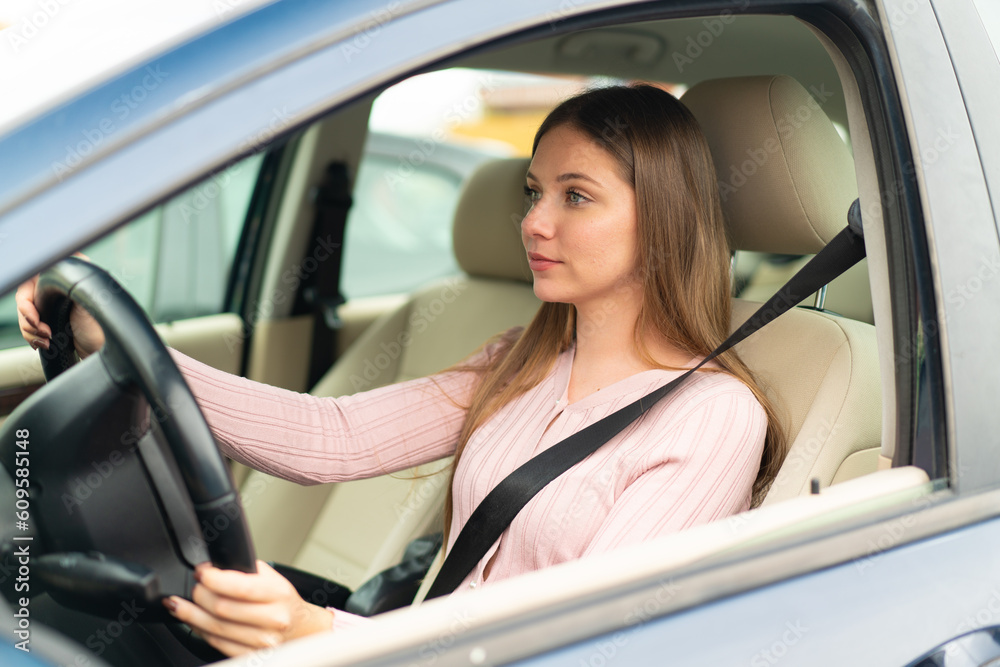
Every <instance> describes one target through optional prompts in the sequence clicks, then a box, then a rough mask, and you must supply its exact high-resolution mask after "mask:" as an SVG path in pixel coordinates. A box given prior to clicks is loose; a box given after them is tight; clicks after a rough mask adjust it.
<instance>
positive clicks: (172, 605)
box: [163, 598, 177, 611]
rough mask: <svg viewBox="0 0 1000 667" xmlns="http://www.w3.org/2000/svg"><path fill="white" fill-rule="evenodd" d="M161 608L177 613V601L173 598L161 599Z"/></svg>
mask: <svg viewBox="0 0 1000 667" xmlns="http://www.w3.org/2000/svg"><path fill="white" fill-rule="evenodd" d="M163 606H164V607H166V608H167V609H169V610H170V611H177V600H175V599H173V598H163Z"/></svg>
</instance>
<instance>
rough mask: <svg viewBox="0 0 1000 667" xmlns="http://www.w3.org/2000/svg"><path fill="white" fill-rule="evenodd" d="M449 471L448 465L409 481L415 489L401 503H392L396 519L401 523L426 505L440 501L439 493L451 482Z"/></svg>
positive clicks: (449, 466)
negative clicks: (414, 484)
mask: <svg viewBox="0 0 1000 667" xmlns="http://www.w3.org/2000/svg"><path fill="white" fill-rule="evenodd" d="M449 470H451V465H450V464H449V465H446V466H442V467H441V468H440V469H438V470H435V471H434V472H430V473H426V474H423V473H421V476H420V477H414V478H413V479H412V480H411V481H413V482H415V483H416V487H415V488H414V489H411V491H410V492H409V493H407V494H406V498H405V499H404V500H403V502H401V503H400V502H396V503H393V506H392V508H393V509H394V510H395V511H396V518H397V519H399V521H403V520H404V519H406V518H407V517H409V516H410V515H411V514H413V513H415V512H418V511H419V510H420V509H421V508H423V506H424V505H426V504H427V503H429V502H432V501H435V500H438V499H440V498H441V497H442V493H441V492H442V491H443V490H445V488H446V487H447V486H448V483H449V482H450V481H451V475H449V474H448V471H449ZM400 479H404V478H400Z"/></svg>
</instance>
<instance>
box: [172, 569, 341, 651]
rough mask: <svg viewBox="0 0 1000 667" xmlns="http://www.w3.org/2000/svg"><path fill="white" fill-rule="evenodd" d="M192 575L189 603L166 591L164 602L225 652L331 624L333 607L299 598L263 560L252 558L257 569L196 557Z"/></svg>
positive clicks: (324, 628) (248, 648)
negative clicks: (249, 571)
mask: <svg viewBox="0 0 1000 667" xmlns="http://www.w3.org/2000/svg"><path fill="white" fill-rule="evenodd" d="M195 578H196V579H197V580H198V582H199V583H198V584H196V585H195V587H194V593H193V595H192V597H193V598H194V602H193V603H192V602H190V601H188V600H185V599H183V598H179V597H177V596H171V597H169V598H167V599H165V600H164V601H163V604H164V605H165V606H166V607H167V609H169V610H170V613H171V614H173V615H174V617H175V618H177V620H179V621H183V622H184V623H187V624H188V625H190V626H191V627H192V628H194V630H195V631H196V632H197V633H198V634H199V635H201V636H202V637H203V638H204V639H205V641H207V642H208V643H209V644H211V645H212V646H214V647H215V648H216V649H218V650H219V651H221V652H223V653H225V654H226V655H228V656H234V655H241V654H243V653H249V652H250V651H255V650H257V649H261V648H265V647H268V646H277V645H278V644H282V643H284V642H286V641H288V640H290V639H297V638H299V637H305V636H306V635H311V634H315V633H317V632H325V631H329V630H331V629H333V612H331V611H330V610H329V609H326V608H324V607H318V606H316V605H314V604H310V603H308V602H306V601H305V600H303V599H302V598H301V597H299V594H298V593H297V592H296V591H295V588H294V587H293V586H292V584H291V583H289V581H288V580H287V579H285V578H284V577H283V576H281V575H280V574H278V573H277V572H275V571H274V569H273V568H272V567H271V566H269V565H268V564H267V563H265V562H263V561H260V560H259V561H257V573H256V574H246V573H244V572H237V571H235V570H220V569H218V568H216V567H212V566H211V565H209V564H208V563H201V564H200V565H198V567H197V568H195Z"/></svg>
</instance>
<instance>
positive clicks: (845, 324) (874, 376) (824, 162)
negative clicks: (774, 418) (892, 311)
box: [683, 76, 882, 504]
mask: <svg viewBox="0 0 1000 667" xmlns="http://www.w3.org/2000/svg"><path fill="white" fill-rule="evenodd" d="M683 101H684V103H685V104H686V105H687V106H688V108H689V109H691V111H692V112H693V113H694V115H695V116H696V117H697V118H698V121H699V122H700V123H701V125H702V129H703V130H704V132H705V136H706V138H707V139H708V143H709V146H710V147H711V149H712V155H713V158H714V160H715V167H716V172H717V175H718V178H719V182H720V189H721V192H722V197H723V209H724V211H725V213H726V217H727V219H728V223H729V227H730V232H731V238H732V241H733V247H734V249H735V250H749V251H756V252H767V253H784V254H795V255H807V254H813V253H816V252H817V251H818V250H819V249H820V248H822V247H823V245H825V244H826V243H827V242H829V241H830V240H831V239H832V238H833V237H834V236H835V235H836V234H837V233H838V232H839V231H840V230H842V229H843V228H844V227H845V226H846V224H847V211H848V209H849V208H850V205H851V203H852V202H853V201H854V200H855V199H856V198H857V196H858V195H857V183H856V180H855V173H854V161H853V158H852V156H851V153H850V151H849V150H848V148H847V146H846V145H845V144H844V142H843V140H842V139H841V137H840V135H839V134H838V133H837V130H836V128H835V127H834V126H833V124H832V123H831V122H830V120H829V118H827V116H826V114H825V113H824V112H823V110H822V109H821V108H820V106H819V104H818V103H817V102H816V101H815V100H814V99H813V98H812V96H811V95H810V94H809V93H808V92H807V91H806V90H805V89H804V88H803V87H802V86H801V85H799V83H798V82H796V81H795V80H794V79H792V78H790V77H787V76H757V77H745V78H733V79H717V80H712V81H705V82H702V83H700V84H697V85H695V86H694V87H692V88H691V90H689V91H688V92H687V93H686V94H685V95H684V97H683ZM755 306H756V304H754V303H752V302H748V301H743V300H739V299H737V300H736V301H735V302H734V307H733V326H734V328H735V326H738V325H739V324H741V323H742V322H743V321H744V320H746V319H747V317H749V316H750V314H751V313H752V312H753V311H754V310H755ZM737 349H738V350H739V352H740V354H741V355H742V357H743V359H744V361H745V362H746V363H747V364H748V365H749V366H750V368H751V369H752V370H753V371H754V373H755V374H756V376H757V377H758V379H759V380H760V381H761V382H762V384H763V385H764V386H765V387H766V391H767V392H768V394H769V396H771V397H773V398H775V399H776V401H777V405H778V407H779V410H780V411H781V412H783V416H784V424H785V428H786V432H787V434H788V439H789V443H790V449H789V451H788V455H787V457H786V459H785V462H784V464H783V466H782V468H781V471H780V473H779V474H778V477H777V479H776V480H775V482H774V485H773V486H772V487H771V490H770V492H769V493H768V495H767V497H766V499H765V503H766V504H769V503H773V502H776V501H779V500H784V499H786V498H790V497H793V496H796V495H798V494H801V493H807V492H808V490H809V487H810V482H811V480H812V479H813V478H818V479H819V482H820V484H821V486H828V485H830V484H833V483H836V482H841V481H844V480H847V479H851V478H853V477H857V476H860V475H863V474H866V473H869V472H874V471H875V470H876V467H877V461H878V454H879V448H880V438H881V414H882V410H881V390H880V376H879V365H878V357H877V349H876V343H875V329H874V327H873V326H871V325H869V324H867V323H862V322H858V321H855V320H852V319H848V318H845V317H839V316H836V315H831V314H826V313H820V312H816V311H811V310H806V309H794V310H792V311H791V312H788V313H787V314H785V315H783V316H782V317H780V318H778V319H777V320H775V321H774V322H772V323H770V324H768V325H767V326H766V327H765V328H764V329H763V330H761V332H760V333H757V334H755V335H754V336H752V337H751V338H750V339H748V340H747V341H745V342H744V343H742V344H741V345H740V346H739V348H737Z"/></svg>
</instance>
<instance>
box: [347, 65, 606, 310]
mask: <svg viewBox="0 0 1000 667" xmlns="http://www.w3.org/2000/svg"><path fill="white" fill-rule="evenodd" d="M594 81H595V80H594V79H584V78H580V77H565V78H562V77H545V76H535V75H528V74H520V73H511V72H497V71H481V70H467V69H450V70H443V71H440V72H432V73H429V74H422V75H419V76H415V77H412V78H410V79H407V80H406V81H403V82H401V83H399V84H397V85H395V86H392V87H391V88H388V89H387V90H385V91H384V92H383V93H382V94H381V95H380V96H379V97H378V98H377V99H376V100H375V103H374V105H373V106H372V112H371V117H370V119H369V125H368V129H369V131H368V138H367V141H366V144H365V152H364V156H363V158H362V161H361V164H360V166H359V168H358V174H357V176H356V177H355V183H354V203H353V205H352V206H351V211H350V213H349V214H348V217H347V227H346V229H345V235H344V260H343V274H342V276H341V291H342V292H343V294H344V296H345V297H346V298H348V299H352V298H359V297H365V296H375V295H379V294H392V293H401V292H410V291H413V290H414V289H416V288H418V287H420V286H421V285H423V284H426V283H427V282H429V281H431V280H433V279H435V278H440V277H444V276H447V275H451V274H454V273H457V272H458V271H459V268H458V266H457V264H456V263H455V259H454V255H453V253H452V247H451V227H452V219H453V217H454V214H455V208H456V206H457V205H458V198H459V196H460V194H461V191H462V186H463V184H464V182H465V180H466V179H467V178H468V177H469V176H470V175H471V174H472V172H473V171H475V169H476V168H477V167H478V166H479V165H481V164H482V163H483V162H486V161H490V160H495V159H499V158H504V157H514V156H528V155H530V154H531V141H532V139H533V138H534V134H535V130H536V129H537V128H538V125H539V124H540V123H541V121H542V119H543V118H544V117H545V114H547V113H548V111H549V110H550V109H551V108H552V107H554V106H555V105H556V104H558V103H559V101H560V100H562V99H563V98H565V97H568V96H570V95H572V94H575V93H576V92H578V91H580V90H581V89H582V88H584V87H586V86H587V85H590V84H592V83H593V82H594Z"/></svg>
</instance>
